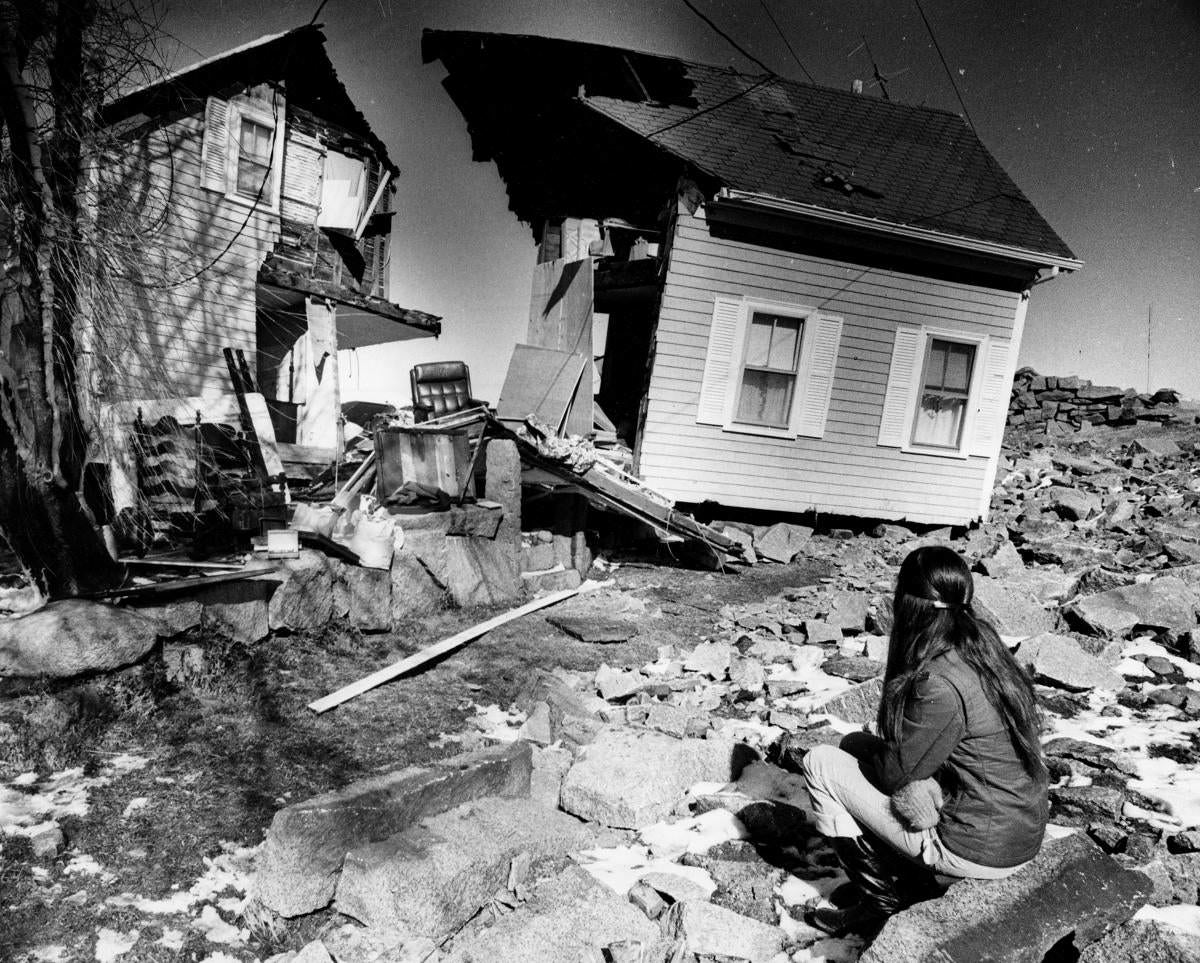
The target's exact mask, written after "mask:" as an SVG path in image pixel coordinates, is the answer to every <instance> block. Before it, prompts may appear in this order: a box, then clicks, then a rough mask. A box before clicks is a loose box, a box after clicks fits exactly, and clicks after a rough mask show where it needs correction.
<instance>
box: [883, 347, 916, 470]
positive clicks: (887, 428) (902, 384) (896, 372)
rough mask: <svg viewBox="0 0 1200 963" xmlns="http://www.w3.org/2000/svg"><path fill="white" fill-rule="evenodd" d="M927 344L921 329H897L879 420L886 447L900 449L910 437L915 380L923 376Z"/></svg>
mask: <svg viewBox="0 0 1200 963" xmlns="http://www.w3.org/2000/svg"><path fill="white" fill-rule="evenodd" d="M924 344H925V336H924V335H923V334H922V332H921V330H920V328H897V329H896V340H895V341H894V342H893V343H892V366H891V368H890V369H889V371H888V381H887V393H886V394H885V395H884V396H883V417H882V418H881V419H880V421H879V442H878V444H880V445H883V446H884V447H886V448H899V447H901V446H902V445H903V444H904V443H905V441H906V440H907V437H908V433H909V430H910V429H911V426H912V416H913V413H912V407H911V406H912V398H913V395H914V393H915V390H914V389H915V382H916V380H917V379H918V378H920V377H921V349H922V347H923V346H924Z"/></svg>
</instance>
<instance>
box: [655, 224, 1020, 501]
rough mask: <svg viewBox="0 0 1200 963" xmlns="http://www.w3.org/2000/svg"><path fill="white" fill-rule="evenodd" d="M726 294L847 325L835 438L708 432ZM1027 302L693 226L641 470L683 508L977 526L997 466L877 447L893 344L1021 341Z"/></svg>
mask: <svg viewBox="0 0 1200 963" xmlns="http://www.w3.org/2000/svg"><path fill="white" fill-rule="evenodd" d="M717 295H732V296H735V297H736V296H743V295H744V296H747V297H751V298H758V299H763V300H768V301H784V302H788V303H792V304H797V305H803V306H807V307H815V308H817V309H819V310H820V311H823V312H825V313H828V314H832V315H836V316H838V317H841V318H842V319H843V321H844V326H843V330H842V338H841V343H840V345H839V350H838V361H837V368H836V371H835V376H834V382H833V391H832V395H831V398H830V407H829V416H828V420H827V423H826V426H825V431H824V434H823V436H822V437H821V438H797V439H795V440H791V439H778V438H770V437H763V436H758V435H750V434H739V433H735V432H728V431H723V430H721V429H720V428H719V427H715V426H711V425H701V424H697V423H696V412H697V405H698V403H699V395H700V384H701V379H702V377H703V372H704V363H705V357H706V353H707V349H708V329H709V325H710V323H711V319H712V311H713V299H714V297H716V296H717ZM1018 300H1019V296H1018V295H1016V294H1010V293H1008V292H1004V291H998V290H992V289H988V288H983V287H977V286H973V285H969V284H959V283H954V282H950V281H942V280H935V279H931V278H924V277H920V276H917V275H911V274H903V273H899V272H895V271H886V270H881V269H875V268H871V269H864V268H862V267H860V266H857V265H853V264H847V263H844V262H838V261H833V260H826V259H822V258H817V257H812V256H808V255H799V254H795V255H794V254H790V253H788V252H784V251H779V250H777V249H773V248H769V247H763V246H759V245H755V244H750V243H747V242H744V241H730V240H723V239H722V240H718V239H715V238H713V237H711V236H710V234H709V232H708V228H707V224H706V223H705V221H704V219H703V216H702V215H701V216H697V217H681V218H680V219H679V221H678V224H677V227H676V232H675V237H674V241H673V245H672V248H671V252H670V264H669V266H668V271H667V276H666V282H665V286H664V290H663V297H662V302H661V308H660V313H659V321H658V329H657V334H656V342H655V344H656V346H655V360H654V370H653V373H652V376H651V380H650V387H649V392H648V404H647V411H646V422H645V427H644V431H643V435H642V440H641V447H640V452H639V470H640V472H641V474H642V476H643V477H644V478H645V479H646V481H647V482H648V483H649V484H650V485H652V486H654V487H656V488H659V489H661V490H662V491H664V492H666V493H667V494H669V495H671V496H672V497H674V498H676V499H679V500H681V501H697V502H698V501H704V500H709V499H711V500H713V501H717V502H719V503H721V504H724V505H729V506H736V507H745V508H759V509H768V510H773V511H794V512H799V511H807V510H810V509H812V510H817V511H820V512H824V513H829V514H844V515H857V516H868V517H878V518H893V519H901V518H906V519H909V520H911V521H916V522H930V523H939V524H945V523H955V524H963V523H966V522H969V521H971V520H973V519H975V518H977V517H978V516H979V514H980V506H981V504H982V503H983V500H982V495H983V489H984V487H985V485H986V482H987V476H988V467H989V462H990V459H989V458H985V457H971V458H946V457H938V456H931V455H921V454H916V453H910V452H904V451H901V450H899V449H895V448H881V447H879V446H878V445H877V444H876V441H877V438H878V434H879V421H880V417H881V415H882V411H883V400H884V394H885V391H886V387H887V378H888V370H889V368H890V365H891V356H892V343H893V339H894V336H895V331H896V329H897V327H899V326H902V325H904V326H919V325H926V326H930V327H938V328H945V329H950V330H955V331H960V332H962V333H964V334H972V335H991V336H994V337H1003V338H1008V337H1012V336H1013V326H1014V318H1015V314H1016V310H1017V304H1018ZM1015 350H1016V346H1014V352H1015Z"/></svg>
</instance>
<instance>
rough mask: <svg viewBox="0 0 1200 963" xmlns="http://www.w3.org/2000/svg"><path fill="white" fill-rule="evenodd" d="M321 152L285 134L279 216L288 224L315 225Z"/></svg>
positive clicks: (313, 141)
mask: <svg viewBox="0 0 1200 963" xmlns="http://www.w3.org/2000/svg"><path fill="white" fill-rule="evenodd" d="M324 166H325V152H324V151H323V150H322V149H321V143H320V141H318V140H316V139H315V138H313V137H308V136H307V135H305V134H298V133H293V132H291V131H289V132H288V135H287V140H286V142H285V145H284V157H283V187H282V191H281V199H280V205H281V207H280V213H281V214H282V216H283V217H285V218H287V219H288V220H292V221H301V222H302V223H305V224H315V223H316V221H317V211H318V210H319V209H320V206H321V172H322V171H323V170H324Z"/></svg>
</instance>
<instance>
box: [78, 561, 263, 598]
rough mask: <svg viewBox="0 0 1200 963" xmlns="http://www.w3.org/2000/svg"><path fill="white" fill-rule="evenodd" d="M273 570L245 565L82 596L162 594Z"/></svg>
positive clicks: (116, 596) (217, 583)
mask: <svg viewBox="0 0 1200 963" xmlns="http://www.w3.org/2000/svg"><path fill="white" fill-rule="evenodd" d="M274 571H275V567H274V566H273V565H259V566H249V565H248V566H246V567H244V568H241V569H239V570H238V571H236V572H214V573H213V574H212V575H192V576H187V577H185V578H172V579H167V580H166V581H163V582H147V583H145V584H142V585H123V586H120V587H118V588H113V589H104V590H103V591H100V592H90V593H88V594H86V595H84V596H82V597H83V598H87V599H116V598H122V599H127V598H135V597H137V596H140V595H162V594H166V593H168V592H188V591H192V590H193V589H198V588H206V587H207V586H209V585H219V584H220V583H222V582H238V581H241V580H242V579H245V578H254V577H255V576H256V575H267V574H269V573H271V572H274Z"/></svg>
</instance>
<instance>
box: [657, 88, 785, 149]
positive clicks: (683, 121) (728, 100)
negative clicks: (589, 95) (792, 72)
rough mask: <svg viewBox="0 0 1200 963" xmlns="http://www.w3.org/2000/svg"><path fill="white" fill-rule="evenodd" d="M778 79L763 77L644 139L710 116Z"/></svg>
mask: <svg viewBox="0 0 1200 963" xmlns="http://www.w3.org/2000/svg"><path fill="white" fill-rule="evenodd" d="M778 79H779V78H778V77H775V76H771V77H763V78H762V79H761V80H759V81H758V82H757V83H754V84H751V85H750V86H749V87H746V88H744V89H742V90H739V91H738V92H737V93H736V94H734V95H733V96H732V97H726V98H725V99H724V100H722V101H719V102H718V103H715V104H710V105H709V106H707V107H701V108H700V109H699V110H695V111H692V113H690V114H688V115H687V116H686V117H683V118H681V119H680V120H677V121H675V122H674V123H671V124H667V125H666V126H665V127H660V128H658V130H652V131H650V133H648V134H646V135H645V136H646V137H657V136H658V135H659V134H665V133H666V132H667V131H669V130H674V129H675V128H676V127H682V126H683V125H684V124H686V123H688V122H689V121H693V120H695V119H696V118H697V117H703V116H704V115H705V114H710V113H712V112H713V111H714V110H718V109H719V108H721V107H724V106H725V105H726V104H732V103H733V102H734V101H735V100H740V99H741V98H743V97H745V96H746V95H747V94H749V93H752V92H753V91H755V90H758V89H759V88H760V87H765V86H767V84H771V83H774V82H775V81H776V80H778Z"/></svg>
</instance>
